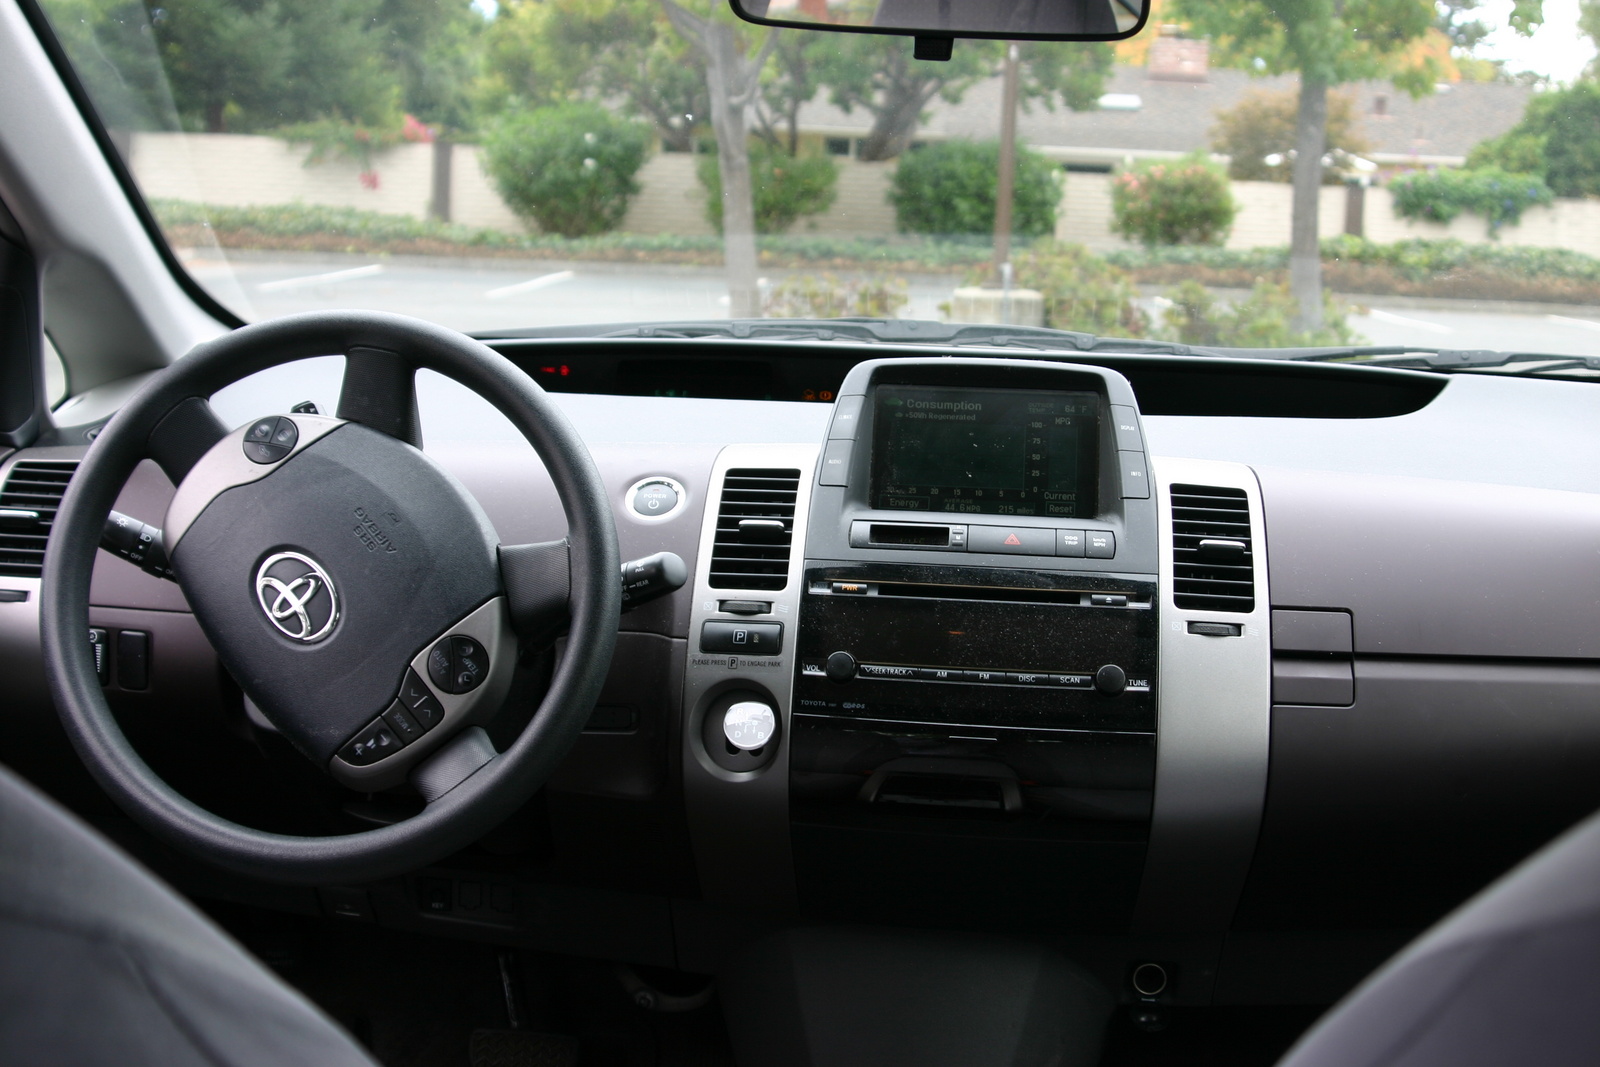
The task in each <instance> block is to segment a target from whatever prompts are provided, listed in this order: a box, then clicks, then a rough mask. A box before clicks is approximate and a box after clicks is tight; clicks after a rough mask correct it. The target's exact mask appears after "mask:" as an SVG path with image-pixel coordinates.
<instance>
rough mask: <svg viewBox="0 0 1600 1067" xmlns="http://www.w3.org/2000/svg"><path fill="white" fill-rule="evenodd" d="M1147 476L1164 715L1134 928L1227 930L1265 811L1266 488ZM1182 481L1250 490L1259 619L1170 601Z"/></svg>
mask: <svg viewBox="0 0 1600 1067" xmlns="http://www.w3.org/2000/svg"><path fill="white" fill-rule="evenodd" d="M1150 467H1151V473H1152V474H1153V475H1154V481H1155V487H1156V494H1157V508H1158V511H1159V514H1160V552H1161V563H1160V566H1161V571H1160V573H1161V622H1162V634H1161V653H1160V656H1161V658H1160V664H1161V669H1160V674H1159V682H1158V685H1159V686H1160V695H1159V708H1160V710H1159V719H1158V723H1159V725H1158V727H1157V734H1156V789H1155V803H1154V807H1153V810H1152V815H1151V823H1150V844H1149V848H1148V850H1147V852H1146V855H1145V868H1144V879H1143V882H1142V883H1141V884H1140V887H1139V897H1138V901H1137V903H1136V904H1135V907H1134V916H1133V922H1132V926H1133V929H1134V930H1135V931H1136V932H1139V933H1192V934H1197V933H1220V932H1222V931H1225V930H1226V929H1227V928H1228V924H1229V922H1230V921H1231V920H1232V918H1233V912H1234V908H1235V907H1236V905H1237V904H1238V900H1239V894H1240V892H1241V890H1242V889H1243V887H1244V882H1245V877H1246V875H1248V873H1249V870H1250V860H1251V857H1252V856H1253V854H1254V852H1255V845H1256V837H1257V835H1258V833H1259V830H1260V826H1261V813H1262V810H1263V808H1264V805H1265V803H1266V791H1267V763H1268V740H1269V736H1270V724H1271V710H1272V647H1271V634H1272V625H1271V609H1270V608H1269V606H1268V605H1269V603H1270V598H1269V596H1268V589H1267V575H1268V568H1267V546H1266V538H1265V537H1264V536H1263V535H1262V531H1263V525H1262V518H1261V515H1262V509H1261V491H1260V487H1259V486H1258V485H1257V484H1256V478H1255V475H1254V473H1253V472H1252V471H1251V470H1250V469H1249V468H1248V467H1245V466H1242V465H1240V464H1237V463H1216V462H1210V461H1206V460H1192V459H1170V458H1165V457H1162V458H1155V459H1152V460H1151V463H1150ZM1174 482H1179V483H1188V484H1197V485H1212V486H1225V487H1231V488H1238V489H1242V490H1244V492H1245V495H1246V498H1247V499H1248V502H1249V506H1250V526H1251V530H1252V533H1253V534H1254V537H1253V541H1254V544H1253V546H1252V552H1253V555H1254V557H1255V568H1254V570H1255V610H1254V611H1252V612H1250V613H1248V614H1243V613H1238V612H1217V611H1197V610H1190V609H1186V608H1180V607H1178V606H1177V605H1176V604H1175V603H1174V602H1173V598H1172V535H1171V530H1172V505H1171V487H1172V484H1173V483H1174ZM1191 621H1207V622H1209V621H1224V622H1236V623H1243V624H1244V632H1243V633H1242V634H1241V635H1240V636H1239V637H1207V636H1203V635H1200V634H1191V633H1189V632H1188V623H1189V622H1191Z"/></svg>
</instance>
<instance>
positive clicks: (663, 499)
mask: <svg viewBox="0 0 1600 1067" xmlns="http://www.w3.org/2000/svg"><path fill="white" fill-rule="evenodd" d="M677 506H678V491H677V490H676V489H674V488H672V486H670V485H668V484H667V483H665V482H648V483H646V484H644V485H641V486H640V487H639V488H638V490H637V491H635V492H634V494H633V510H634V511H636V512H637V513H639V514H640V515H665V514H666V513H667V512H669V511H671V510H672V509H673V508H675V507H677Z"/></svg>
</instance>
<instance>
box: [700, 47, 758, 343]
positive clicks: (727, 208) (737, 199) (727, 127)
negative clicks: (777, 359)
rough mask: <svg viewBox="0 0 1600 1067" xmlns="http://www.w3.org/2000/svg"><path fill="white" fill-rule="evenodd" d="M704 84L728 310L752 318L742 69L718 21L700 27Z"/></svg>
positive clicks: (752, 218) (752, 242)
mask: <svg viewBox="0 0 1600 1067" xmlns="http://www.w3.org/2000/svg"><path fill="white" fill-rule="evenodd" d="M705 35H706V46H707V51H708V52H709V53H710V54H709V55H708V56H707V57H706V58H707V62H706V88H707V89H709V90H710V92H711V127H712V129H714V130H715V131H716V134H717V164H718V167H719V168H720V170H721V174H722V259H723V263H724V265H725V266H726V267H727V269H728V304H729V307H728V314H729V315H730V316H732V317H733V318H736V319H753V318H756V317H757V316H759V315H760V314H761V300H760V293H759V292H758V290H757V287H756V213H755V199H754V197H753V196H752V191H751V188H750V131H749V128H748V125H747V124H746V122H745V111H744V107H743V104H742V101H741V100H740V99H739V96H741V95H742V94H739V93H738V89H737V86H738V81H739V80H740V78H739V75H740V73H741V70H740V68H741V61H742V59H743V57H742V56H741V55H740V54H739V42H738V40H737V39H736V38H735V36H734V28H733V27H732V26H728V25H724V24H722V23H718V22H708V23H707V24H706V27H705Z"/></svg>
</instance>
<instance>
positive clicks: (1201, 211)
mask: <svg viewBox="0 0 1600 1067" xmlns="http://www.w3.org/2000/svg"><path fill="white" fill-rule="evenodd" d="M1238 211H1239V205H1238V204H1236V203H1234V201H1233V192H1232V190H1231V189H1230V188H1229V185H1228V175H1227V173H1226V172H1225V171H1223V169H1222V168H1221V167H1219V166H1217V165H1216V164H1215V163H1212V162H1211V161H1210V160H1209V159H1207V158H1206V157H1205V156H1204V155H1203V154H1201V153H1199V152H1196V153H1194V154H1192V155H1187V156H1184V157H1183V158H1182V159H1177V160H1146V161H1144V162H1140V163H1135V164H1134V165H1133V166H1132V167H1130V168H1129V169H1127V170H1124V171H1122V172H1120V173H1119V174H1118V175H1117V176H1116V177H1115V178H1113V179H1112V180H1111V213H1112V225H1111V228H1112V229H1113V230H1114V231H1115V232H1117V233H1120V234H1122V235H1123V236H1124V237H1126V238H1128V239H1129V240H1133V241H1138V242H1139V243H1140V244H1142V245H1144V246H1145V247H1147V248H1150V247H1153V246H1155V245H1220V244H1221V243H1222V242H1223V241H1225V240H1226V239H1227V237H1228V230H1229V229H1231V228H1232V227H1233V217H1234V215H1236V214H1237V213H1238Z"/></svg>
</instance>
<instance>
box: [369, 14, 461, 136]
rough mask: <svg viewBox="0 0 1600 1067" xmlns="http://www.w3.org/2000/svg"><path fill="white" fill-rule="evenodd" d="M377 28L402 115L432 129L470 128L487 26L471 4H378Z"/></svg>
mask: <svg viewBox="0 0 1600 1067" xmlns="http://www.w3.org/2000/svg"><path fill="white" fill-rule="evenodd" d="M377 25H378V27H379V37H380V40H381V41H382V42H383V52H384V56H385V58H386V59H387V61H388V63H389V64H390V65H391V66H392V68H393V69H394V70H395V71H396V72H397V73H398V74H399V76H400V83H401V91H402V94H403V96H402V106H403V107H404V108H405V110H406V112H407V113H408V114H411V115H415V116H416V117H417V118H419V119H421V120H422V121H423V122H425V123H428V124H430V125H433V126H442V127H446V128H451V129H457V130H460V129H465V128H467V127H468V126H470V125H471V123H472V100H471V94H470V90H471V86H472V83H473V81H474V80H475V79H476V78H477V76H478V67H479V65H480V62H481V60H482V37H483V33H484V30H485V27H486V23H485V20H484V17H483V16H482V15H481V14H480V13H479V12H478V11H477V10H476V9H474V7H473V4H472V0H382V2H381V4H380V5H379V7H378V12H377Z"/></svg>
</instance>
